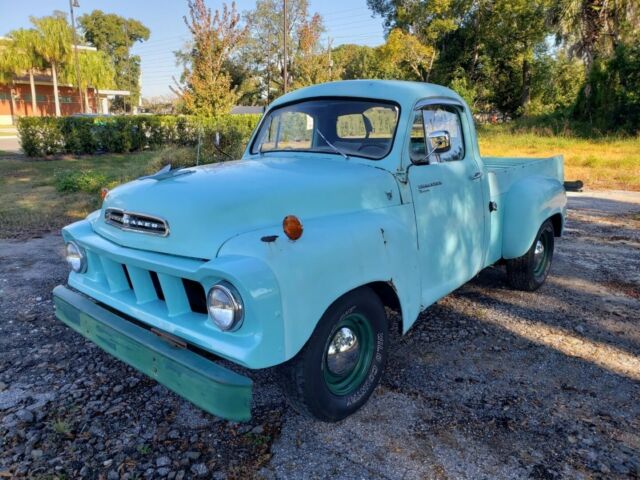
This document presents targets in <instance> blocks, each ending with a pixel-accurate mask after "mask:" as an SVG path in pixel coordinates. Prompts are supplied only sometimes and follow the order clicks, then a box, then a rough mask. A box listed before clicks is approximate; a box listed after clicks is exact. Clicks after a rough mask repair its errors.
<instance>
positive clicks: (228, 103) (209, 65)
mask: <svg viewBox="0 0 640 480" xmlns="http://www.w3.org/2000/svg"><path fill="white" fill-rule="evenodd" d="M188 4H189V17H188V18H187V17H186V16H185V17H184V22H185V24H186V25H187V28H188V29H189V32H190V33H191V35H192V39H191V42H190V44H189V46H188V49H187V50H185V51H181V52H177V58H178V60H179V61H180V62H181V63H182V64H183V67H184V70H183V73H182V76H181V82H180V83H178V82H176V89H175V93H177V94H178V95H179V96H180V97H182V100H183V102H184V108H185V110H186V111H187V112H189V113H195V114H200V115H208V116H214V115H220V114H224V113H228V112H230V111H231V108H232V107H233V106H234V104H235V102H236V100H237V98H238V93H237V91H236V89H235V88H233V87H232V85H231V76H230V75H229V73H228V72H227V71H226V69H225V62H226V61H227V60H229V57H230V55H231V53H232V52H233V50H234V49H236V48H237V47H238V45H239V44H241V43H242V41H243V40H244V38H245V36H246V32H247V30H246V28H244V27H241V26H240V15H239V14H238V13H237V11H236V5H235V3H232V4H231V8H229V7H227V5H226V4H223V7H222V11H219V10H216V11H215V14H212V12H211V9H210V8H208V7H207V6H206V4H205V2H204V0H188Z"/></svg>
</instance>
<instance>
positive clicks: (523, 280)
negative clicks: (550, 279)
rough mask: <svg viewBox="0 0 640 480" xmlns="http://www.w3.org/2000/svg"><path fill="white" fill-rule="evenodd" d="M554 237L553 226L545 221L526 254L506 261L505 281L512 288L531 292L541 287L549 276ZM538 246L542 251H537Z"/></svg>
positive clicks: (548, 221)
mask: <svg viewBox="0 0 640 480" xmlns="http://www.w3.org/2000/svg"><path fill="white" fill-rule="evenodd" d="M554 236H555V235H554V230H553V224H552V223H551V221H550V220H547V221H546V222H544V223H543V224H542V226H541V227H540V230H538V234H537V235H536V238H535V239H534V240H533V244H532V245H531V248H530V249H529V250H528V251H527V253H525V254H524V255H523V256H521V257H518V258H514V259H511V260H507V261H506V263H507V280H508V281H509V284H510V285H511V286H512V287H513V288H515V289H517V290H524V291H526V292H533V291H534V290H537V289H538V288H540V287H541V286H542V284H543V283H544V282H545V280H546V279H547V275H549V269H550V268H551V261H552V260H553V248H554ZM540 245H541V246H542V249H543V250H542V252H540V250H539V249H540ZM536 248H538V250H539V252H540V253H538V255H536ZM539 255H543V256H542V257H540V256H539Z"/></svg>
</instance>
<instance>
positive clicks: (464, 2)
mask: <svg viewBox="0 0 640 480" xmlns="http://www.w3.org/2000/svg"><path fill="white" fill-rule="evenodd" d="M367 3H368V5H369V7H370V8H371V9H372V10H373V11H374V13H376V14H378V15H380V16H382V17H383V19H384V21H385V25H386V28H387V30H390V31H391V33H393V32H396V31H399V32H402V33H403V34H405V35H411V36H410V37H402V36H401V35H400V34H396V35H398V40H399V41H394V39H393V38H392V37H391V33H390V38H389V40H390V41H389V42H388V45H387V46H386V47H384V48H386V49H387V50H389V51H390V52H391V53H392V55H391V58H398V57H401V56H402V54H403V53H404V50H405V49H406V50H408V48H403V45H414V47H413V50H414V52H413V54H411V55H407V57H406V59H404V60H403V61H404V64H405V68H406V67H408V71H409V72H411V75H412V76H413V78H416V74H417V73H418V74H419V75H418V79H423V80H424V79H426V78H429V79H430V80H431V79H433V80H434V81H436V82H437V83H444V84H449V85H451V84H452V82H456V84H457V85H458V86H460V85H464V88H465V89H466V94H471V93H473V97H474V98H477V99H478V100H479V101H480V103H487V104H489V103H490V104H494V105H497V106H498V107H499V108H501V109H503V110H505V111H508V112H509V113H517V112H520V113H523V112H525V111H526V108H527V106H528V104H529V102H530V100H531V94H532V92H531V87H532V78H533V74H534V72H533V71H532V68H533V67H532V66H533V64H534V58H535V52H536V49H537V48H538V47H539V46H540V45H541V44H543V43H544V41H545V38H546V36H548V35H549V33H550V31H551V30H550V26H549V23H548V21H547V19H548V15H547V11H548V9H549V8H550V6H551V5H552V4H553V3H554V2H553V0H432V1H428V2H404V1H398V0H368V2H367ZM412 37H414V38H415V41H411V39H412ZM408 42H410V43H408ZM394 44H395V45H396V47H395V48H393V45H394ZM420 44H422V45H423V46H426V47H428V48H431V49H432V51H431V52H429V51H427V50H422V53H421V54H416V53H415V52H420V50H419V45H420ZM429 53H431V55H429ZM429 57H430V60H429V64H428V65H425V63H424V60H426V59H427V58H429ZM415 59H422V63H421V64H412V60H415ZM432 61H433V63H431V62H432ZM461 72H464V75H463V74H462V73H461ZM425 73H426V77H425Z"/></svg>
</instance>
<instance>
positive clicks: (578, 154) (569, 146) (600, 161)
mask: <svg viewBox="0 0 640 480" xmlns="http://www.w3.org/2000/svg"><path fill="white" fill-rule="evenodd" d="M478 136H479V143H480V153H481V154H482V155H483V156H488V157H491V156H496V157H549V156H552V155H558V154H562V155H564V165H565V172H564V175H565V178H566V179H567V180H582V181H583V182H584V184H585V187H586V188H589V189H594V190H602V189H617V190H635V191H640V138H639V137H598V138H590V139H589V138H580V137H575V136H570V135H562V134H560V135H553V134H550V133H549V132H544V131H530V130H529V131H518V130H517V129H514V128H513V127H512V126H508V125H491V126H481V127H479V128H478Z"/></svg>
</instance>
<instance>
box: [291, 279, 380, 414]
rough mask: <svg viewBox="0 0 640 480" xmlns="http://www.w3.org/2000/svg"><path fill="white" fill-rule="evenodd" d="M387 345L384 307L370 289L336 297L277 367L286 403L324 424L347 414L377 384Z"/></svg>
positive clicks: (367, 395) (368, 394)
mask: <svg viewBox="0 0 640 480" xmlns="http://www.w3.org/2000/svg"><path fill="white" fill-rule="evenodd" d="M388 342H389V335H388V327H387V318H386V314H385V310H384V306H383V305H382V302H381V301H380V299H379V298H378V296H377V295H376V294H375V293H374V292H373V291H372V290H371V289H369V288H359V289H358V290H354V291H353V292H350V293H348V294H347V295H345V296H344V297H342V298H340V299H339V300H337V301H336V302H335V303H334V304H333V305H332V306H331V307H329V309H328V310H327V312H326V313H325V314H324V315H323V316H322V318H321V319H320V322H319V323H318V325H317V327H316V329H315V331H314V333H313V335H312V336H311V338H310V339H309V341H308V342H307V344H306V345H305V346H304V348H303V349H302V350H301V351H300V353H298V355H296V357H294V358H293V359H292V360H290V361H289V362H287V363H285V364H283V365H282V366H280V367H279V370H280V374H281V375H280V377H281V380H282V383H283V388H284V390H285V392H286V393H287V397H288V399H289V400H290V402H291V404H292V405H293V406H294V408H296V410H298V411H299V412H301V413H303V414H306V415H309V416H312V417H315V418H317V419H319V420H323V421H329V422H334V421H338V420H342V419H343V418H345V417H347V416H349V415H351V414H352V413H354V412H355V411H356V410H358V409H359V408H360V407H361V406H362V405H364V404H365V403H366V401H367V400H368V399H369V396H370V395H371V393H372V392H373V390H374V389H375V387H376V386H377V385H378V382H379V381H380V377H381V376H382V371H383V369H384V364H385V362H386V357H387V345H388Z"/></svg>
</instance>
